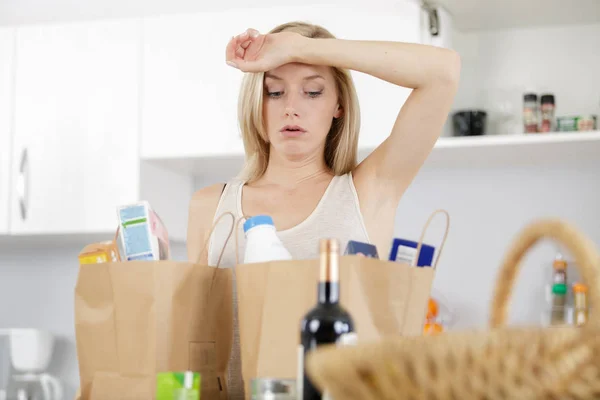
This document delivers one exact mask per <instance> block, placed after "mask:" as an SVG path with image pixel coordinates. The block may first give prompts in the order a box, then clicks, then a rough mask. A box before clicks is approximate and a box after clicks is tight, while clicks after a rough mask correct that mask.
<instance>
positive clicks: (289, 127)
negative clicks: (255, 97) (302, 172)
mask: <svg viewBox="0 0 600 400" xmlns="http://www.w3.org/2000/svg"><path fill="white" fill-rule="evenodd" d="M263 115H264V119H265V124H266V129H267V134H268V137H269V142H270V144H271V146H272V147H273V149H274V150H275V151H277V152H278V153H280V154H282V155H283V156H284V157H286V158H288V159H292V160H294V159H295V160H299V159H303V158H305V157H310V156H311V155H314V154H318V153H319V152H322V151H323V148H324V147H325V139H326V137H327V134H328V133H329V129H330V128H331V124H332V122H333V119H334V118H339V117H340V116H341V115H342V110H341V107H340V106H339V104H338V95H337V90H336V85H335V80H334V77H333V72H332V70H331V68H330V67H327V66H318V65H306V64H299V63H291V64H285V65H282V66H280V67H278V68H275V69H273V70H271V71H268V72H266V73H265V82H264V102H263Z"/></svg>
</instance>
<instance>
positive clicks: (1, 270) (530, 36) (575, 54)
mask: <svg viewBox="0 0 600 400" xmlns="http://www.w3.org/2000/svg"><path fill="white" fill-rule="evenodd" d="M454 42H455V45H456V46H457V48H458V49H459V51H460V52H461V54H462V55H463V74H462V76H463V77H462V82H461V88H460V92H459V95H458V97H457V100H456V103H455V107H456V108H462V107H481V106H482V105H484V106H485V105H493V104H494V103H495V101H496V99H499V98H500V97H499V96H498V95H496V93H500V90H501V89H504V88H510V89H511V90H514V92H515V93H517V92H518V93H517V95H518V96H517V98H518V101H519V102H520V95H521V92H522V90H523V88H524V87H526V86H528V85H532V86H533V87H535V88H536V90H540V91H541V90H552V91H554V93H555V94H556V95H557V101H558V108H559V113H561V114H563V113H564V114H580V113H592V112H595V113H597V114H600V110H599V109H598V108H599V107H598V102H599V100H600V98H599V96H600V75H599V74H598V73H597V71H598V65H600V25H595V26H588V27H571V28H552V29H535V30H523V31H519V32H518V33H509V32H491V33H486V34H482V35H478V34H466V35H459V36H458V37H457V38H456V40H454ZM500 51H502V55H500ZM488 93H490V94H488ZM519 107H520V103H518V106H517V108H519ZM519 112H520V111H519ZM598 166H600V165H596V166H594V167H593V168H587V169H581V168H576V167H572V166H562V165H557V166H556V167H553V168H549V169H547V170H542V169H541V168H540V169H538V168H527V169H511V168H507V169H479V168H478V167H477V166H473V168H471V169H469V170H465V169H446V170H424V171H422V172H421V174H419V176H418V177H417V179H416V181H415V183H414V184H413V185H412V186H411V188H410V189H409V191H408V192H407V194H406V196H405V197H404V198H403V200H402V202H401V203H400V206H399V212H398V216H397V219H396V234H397V235H401V236H403V237H413V238H415V237H418V234H419V230H420V228H421V226H422V225H423V223H424V222H425V220H426V219H427V217H428V215H429V213H430V212H432V211H433V210H435V209H437V208H445V209H447V210H448V211H449V212H450V214H451V216H452V225H451V230H450V236H449V238H448V242H447V246H446V249H445V251H444V255H443V257H442V259H441V262H440V265H439V271H438V274H437V277H436V281H435V284H434V287H435V290H436V291H439V292H440V293H441V294H443V295H444V297H445V298H447V299H448V301H449V302H450V304H449V305H450V306H451V307H452V308H454V309H456V310H457V312H458V313H459V318H458V322H457V327H458V328H464V327H472V326H483V325H484V324H485V323H486V320H487V317H488V305H489V299H490V294H491V290H492V287H493V282H494V279H495V277H496V274H497V268H498V265H499V263H500V261H501V258H502V255H503V254H504V252H505V251H506V249H507V246H508V245H509V243H510V241H511V240H512V238H513V237H514V235H515V234H516V233H517V231H518V230H519V229H521V228H522V227H523V226H524V225H525V224H526V223H528V222H530V221H532V220H533V219H534V218H537V217H541V216H559V217H562V218H565V219H568V220H569V221H572V222H573V223H575V224H576V225H577V226H579V227H580V228H581V229H582V230H583V231H584V232H585V233H587V234H588V235H589V236H590V237H591V238H592V239H593V240H594V241H595V242H596V243H598V244H599V245H600V224H599V223H598V222H599V221H600V208H599V204H600V185H599V184H598V178H597V176H596V174H595V171H596V170H598ZM216 180H217V178H216V177H215V179H214V180H211V181H210V182H208V181H204V182H197V186H198V187H200V186H203V185H205V184H208V183H212V182H213V181H216ZM439 233H440V232H439V222H436V223H435V225H434V229H433V230H432V232H431V234H430V235H428V236H427V238H428V241H430V242H436V240H437V239H438V238H439V237H440V236H439ZM80 248H81V246H79V245H69V246H66V245H62V246H58V247H56V248H51V247H49V246H39V245H35V244H32V243H29V244H28V243H25V244H22V245H19V246H15V245H14V242H9V243H5V242H3V241H1V240H0V299H2V301H1V302H0V328H2V327H19V326H21V327H27V326H30V327H38V328H45V329H50V330H51V331H53V332H55V333H56V334H58V335H59V337H60V340H59V344H58V353H59V357H57V358H56V360H55V361H54V363H53V364H52V367H51V372H53V373H55V374H58V375H60V376H61V377H62V378H63V379H65V380H66V382H67V385H68V389H69V392H68V395H69V396H70V395H71V394H72V393H74V390H75V387H76V385H77V382H78V378H77V365H76V360H75V347H74V335H73V311H72V310H73V302H72V298H73V288H74V284H75V279H76V274H77V264H76V261H75V260H76V255H77V252H78V251H79V250H80ZM177 254H178V256H177V258H179V259H183V258H185V249H184V248H180V249H179V250H177ZM553 256H554V253H553V248H552V246H550V245H545V246H541V247H540V248H538V249H536V251H534V252H533V253H532V254H531V256H530V257H528V258H527V266H526V268H525V269H524V270H523V272H522V273H521V274H520V276H519V281H518V285H517V292H516V294H515V297H514V302H513V304H515V305H516V306H518V309H517V307H513V313H512V314H511V318H512V320H513V321H514V322H517V321H521V322H532V323H537V322H538V321H539V318H540V313H541V310H542V309H543V294H542V291H543V277H544V276H543V275H544V274H545V273H546V271H547V268H548V265H549V263H550V262H551V260H552V257H553ZM545 268H546V269H545Z"/></svg>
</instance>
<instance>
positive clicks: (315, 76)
mask: <svg viewBox="0 0 600 400" xmlns="http://www.w3.org/2000/svg"><path fill="white" fill-rule="evenodd" d="M265 79H270V80H274V81H277V80H317V81H318V80H329V79H333V74H332V73H331V68H330V67H327V66H324V65H310V64H302V63H289V64H284V65H282V66H280V67H277V68H275V69H272V70H270V71H267V72H266V73H265Z"/></svg>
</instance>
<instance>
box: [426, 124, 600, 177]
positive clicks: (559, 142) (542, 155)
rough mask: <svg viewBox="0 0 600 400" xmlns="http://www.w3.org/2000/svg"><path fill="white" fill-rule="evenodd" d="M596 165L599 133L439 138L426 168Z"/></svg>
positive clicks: (598, 154)
mask: <svg viewBox="0 0 600 400" xmlns="http://www.w3.org/2000/svg"><path fill="white" fill-rule="evenodd" d="M593 163H600V131H593V132H550V133H539V134H518V135H490V136H471V137H443V138H440V139H439V140H438V142H437V143H436V146H435V149H434V151H433V152H432V153H431V155H430V156H429V158H428V159H427V161H426V163H425V166H426V167H462V166H466V167H469V166H473V167H478V168H479V167H514V166H536V165H539V166H542V165H544V166H550V165H556V164H574V165H587V164H593Z"/></svg>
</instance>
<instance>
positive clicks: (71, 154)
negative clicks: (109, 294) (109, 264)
mask: <svg viewBox="0 0 600 400" xmlns="http://www.w3.org/2000/svg"><path fill="white" fill-rule="evenodd" d="M139 38H140V24H139V21H133V20H131V21H127V20H121V21H117V22H113V21H102V22H91V23H90V22H86V23H71V24H64V25H41V26H27V27H21V28H18V31H17V45H16V46H17V71H16V85H15V136H14V141H13V157H12V176H13V179H12V183H13V185H14V186H13V191H12V196H11V198H12V199H11V202H12V208H11V214H12V218H11V232H12V233H17V234H20V233H86V232H90V233H93V232H100V231H102V232H104V231H111V230H114V229H115V227H116V209H115V207H116V206H117V205H118V204H122V203H125V202H130V201H134V200H137V194H138V188H137V182H138V169H139V162H138V147H137V145H138V140H137V137H138V115H139V114H138V100H139V96H138V78H139V67H140V65H139V55H140V46H141V42H140V40H139Z"/></svg>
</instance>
